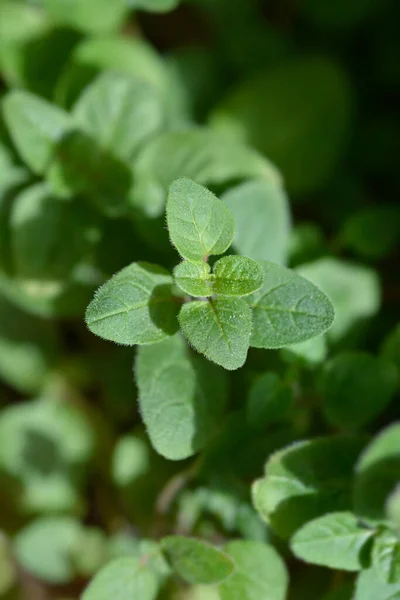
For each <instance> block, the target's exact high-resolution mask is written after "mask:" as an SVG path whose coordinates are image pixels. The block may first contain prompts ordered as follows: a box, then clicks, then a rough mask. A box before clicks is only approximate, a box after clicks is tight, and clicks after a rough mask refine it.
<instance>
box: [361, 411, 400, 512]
mask: <svg viewBox="0 0 400 600" xmlns="http://www.w3.org/2000/svg"><path fill="white" fill-rule="evenodd" d="M399 471H400V423H393V424H392V425H389V426H388V427H386V429H384V430H383V431H382V432H381V433H379V434H378V435H377V436H376V437H375V438H374V439H373V440H372V442H371V443H370V444H369V446H367V448H366V449H365V450H364V452H363V453H362V454H361V456H360V458H359V461H358V463H357V466H356V476H355V482H354V505H355V509H356V512H357V514H358V515H360V517H362V518H364V519H369V520H372V521H377V522H378V523H380V522H382V521H383V522H385V521H386V511H385V504H386V501H387V498H388V496H389V494H390V493H391V492H393V490H394V489H395V487H396V485H397V483H398V480H399Z"/></svg>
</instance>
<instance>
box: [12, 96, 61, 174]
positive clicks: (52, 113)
mask: <svg viewBox="0 0 400 600" xmlns="http://www.w3.org/2000/svg"><path fill="white" fill-rule="evenodd" d="M3 114H4V120H5V122H6V125H7V127H8V129H9V132H10V135H11V137H12V140H13V142H14V144H15V146H16V148H17V150H18V152H19V154H20V156H21V158H22V159H23V160H24V161H25V162H26V164H27V165H28V166H29V168H30V169H32V171H33V172H34V173H36V174H37V175H43V173H44V172H45V171H46V169H47V167H48V166H49V164H50V162H51V160H52V158H53V156H54V153H55V149H56V146H57V144H58V142H59V141H60V140H61V139H62V138H63V136H64V135H65V133H66V132H67V131H68V130H69V129H70V128H71V122H70V117H69V115H68V114H67V113H66V112H64V111H63V110H62V109H61V108H59V107H58V106H55V105H53V104H50V102H47V100H43V99H42V98H40V97H39V96H35V95H34V94H31V93H30V92H26V91H23V90H15V91H12V92H9V93H8V94H7V95H6V97H5V98H4V100H3Z"/></svg>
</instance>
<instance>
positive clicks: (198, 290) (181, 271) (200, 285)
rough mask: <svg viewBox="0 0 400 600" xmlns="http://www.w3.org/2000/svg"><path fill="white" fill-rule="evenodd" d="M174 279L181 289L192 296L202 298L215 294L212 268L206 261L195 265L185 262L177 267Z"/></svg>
mask: <svg viewBox="0 0 400 600" xmlns="http://www.w3.org/2000/svg"><path fill="white" fill-rule="evenodd" d="M174 279H175V281H176V283H177V284H178V285H179V287H180V288H181V289H182V290H183V291H184V292H186V293H187V294H190V295H191V296H197V297H198V298H202V297H207V296H211V295H212V293H213V289H212V279H211V277H210V266H209V264H208V263H206V262H204V261H201V262H196V263H194V262H189V261H188V260H184V261H183V262H181V263H180V264H179V265H178V266H177V267H175V269H174Z"/></svg>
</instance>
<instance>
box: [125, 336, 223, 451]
mask: <svg viewBox="0 0 400 600" xmlns="http://www.w3.org/2000/svg"><path fill="white" fill-rule="evenodd" d="M136 379H137V385H138V388H139V406H140V412H141V415H142V418H143V420H144V422H145V425H146V427H147V431H148V434H149V437H150V440H151V443H152V445H153V447H154V448H155V450H156V451H157V452H159V453H160V454H162V455H163V456H165V457H166V458H168V459H169V460H182V459H184V458H188V457H189V456H192V455H193V454H195V453H196V452H197V451H198V450H200V449H201V448H202V447H203V446H204V445H205V444H206V443H207V441H208V440H209V439H210V438H211V437H212V436H213V434H214V432H215V430H216V428H217V426H218V424H219V423H220V420H221V416H222V412H223V409H224V406H225V401H226V393H227V387H226V379H225V373H224V371H222V370H221V369H218V368H217V367H215V366H214V365H212V364H210V363H209V362H207V361H205V360H204V359H203V358H200V357H197V356H195V357H192V356H191V355H190V354H189V352H188V349H187V345H186V343H185V341H184V340H183V339H182V337H181V336H179V335H176V336H174V337H172V338H170V339H167V340H165V341H163V342H160V343H159V344H155V345H153V346H149V347H143V348H139V351H138V356H137V360H136Z"/></svg>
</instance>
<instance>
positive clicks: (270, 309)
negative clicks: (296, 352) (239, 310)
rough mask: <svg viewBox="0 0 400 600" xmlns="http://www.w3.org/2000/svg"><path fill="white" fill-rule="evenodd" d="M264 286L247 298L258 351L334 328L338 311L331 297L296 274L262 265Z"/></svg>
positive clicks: (265, 264) (273, 266)
mask: <svg viewBox="0 0 400 600" xmlns="http://www.w3.org/2000/svg"><path fill="white" fill-rule="evenodd" d="M262 265H263V268H264V274H265V276H264V284H263V286H262V288H261V289H260V290H259V291H258V292H256V293H255V294H253V295H252V296H250V297H249V298H247V302H248V303H249V306H250V307H251V308H252V309H253V335H252V338H251V342H250V345H251V346H253V347H255V348H281V347H282V346H287V345H290V344H297V343H299V342H304V341H305V340H308V339H309V338H313V337H315V336H317V335H319V334H321V333H323V332H324V331H326V330H327V329H329V327H330V326H331V325H332V323H333V319H334V309H333V306H332V304H331V302H330V300H329V299H328V297H327V296H325V294H324V293H323V292H321V291H320V290H319V289H318V288H317V287H316V286H315V285H314V284H312V283H311V282H310V281H307V279H304V278H303V277H300V276H299V275H297V273H294V272H293V271H290V270H289V269H286V268H285V267H281V266H279V265H275V264H273V263H269V262H263V263H262Z"/></svg>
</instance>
